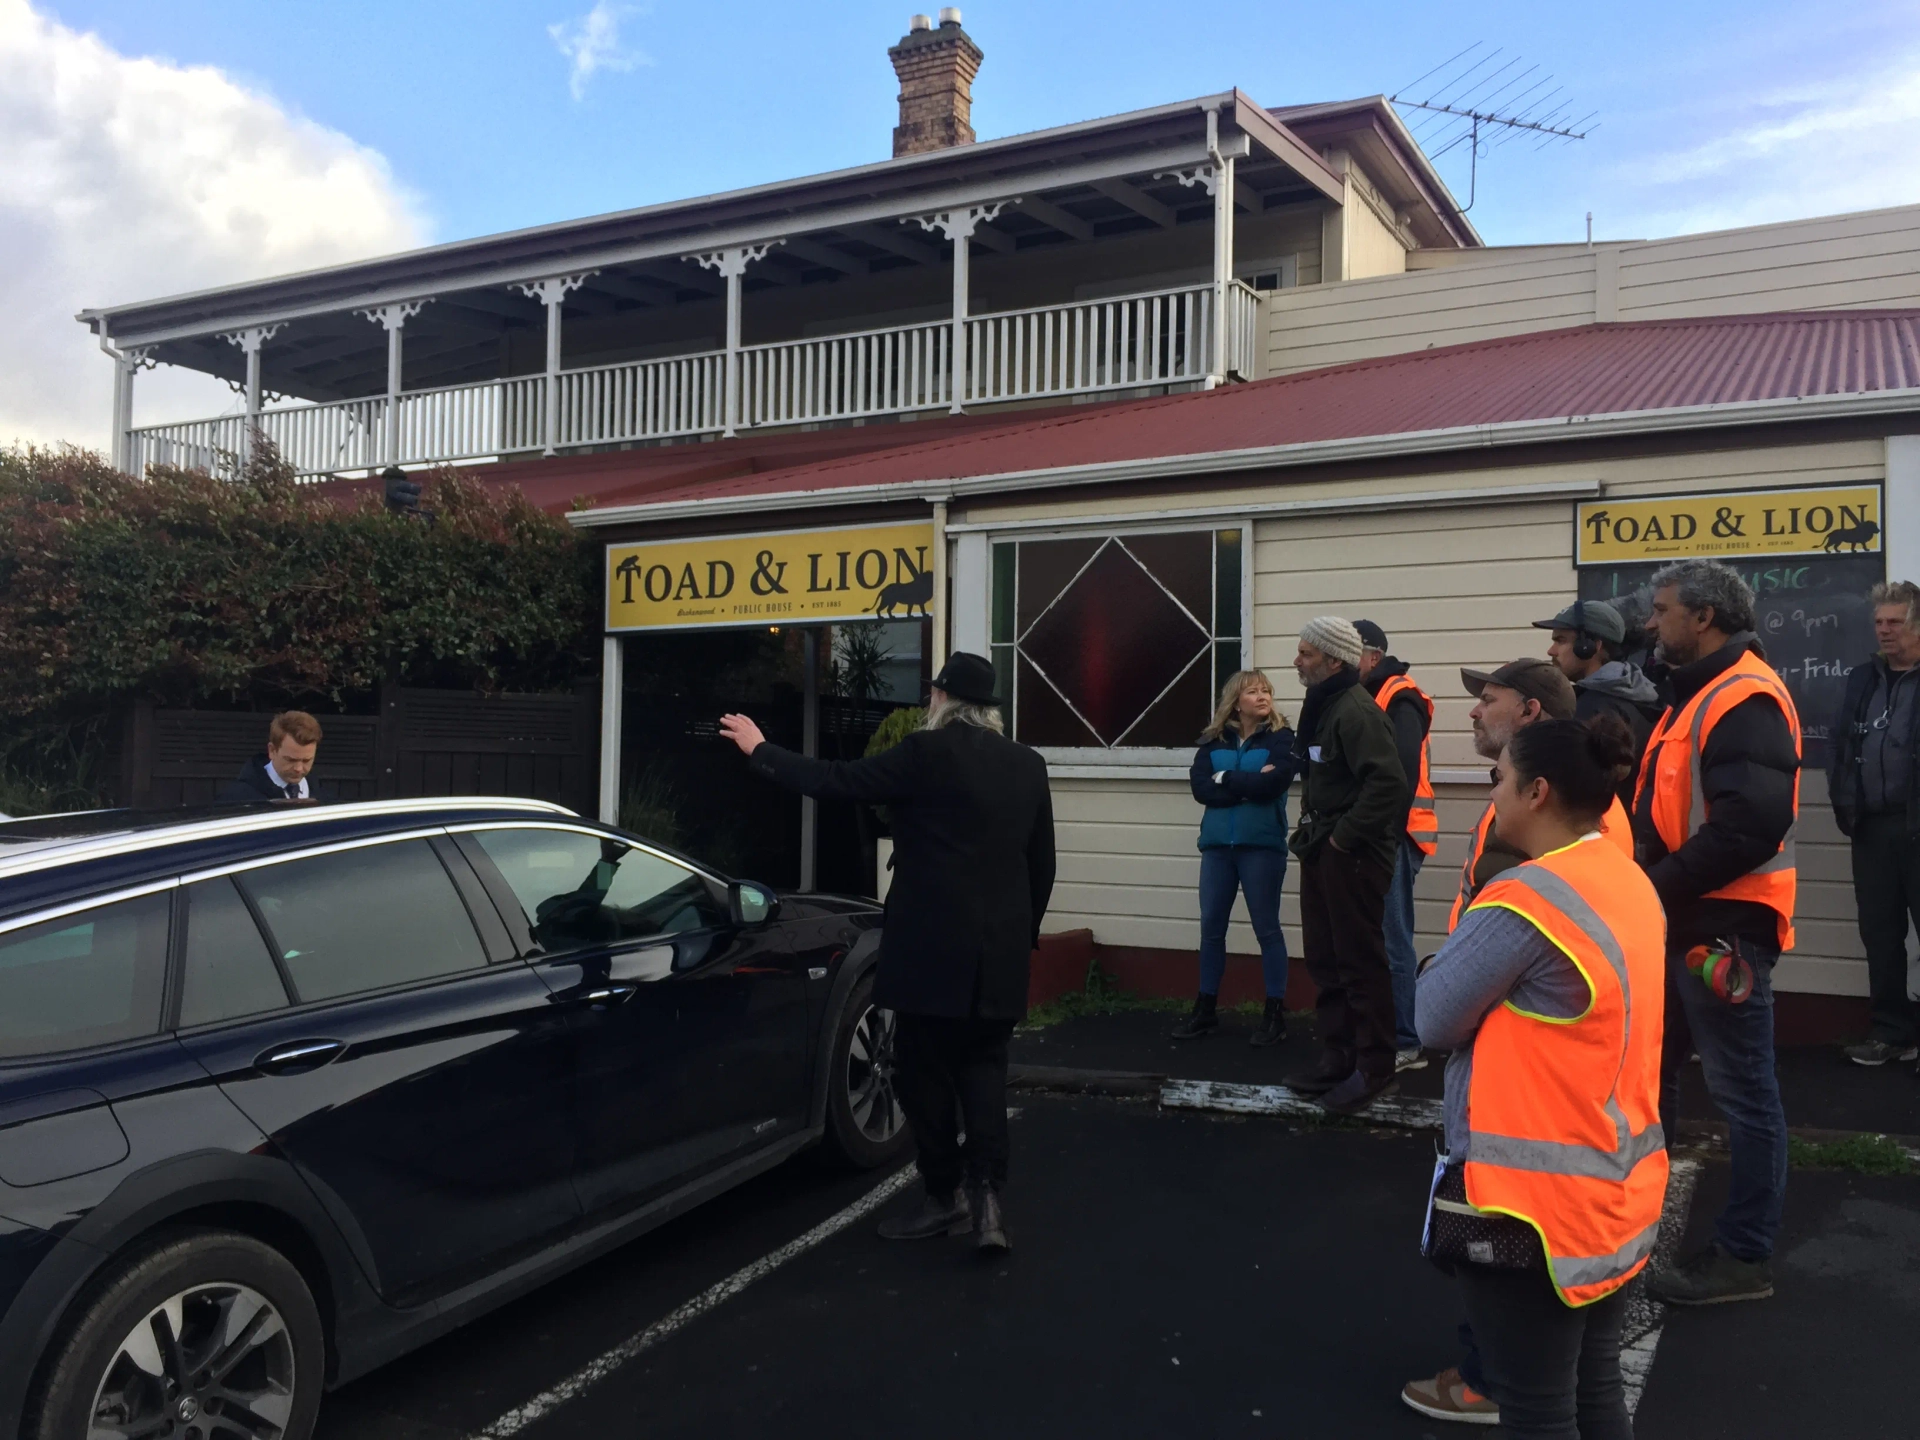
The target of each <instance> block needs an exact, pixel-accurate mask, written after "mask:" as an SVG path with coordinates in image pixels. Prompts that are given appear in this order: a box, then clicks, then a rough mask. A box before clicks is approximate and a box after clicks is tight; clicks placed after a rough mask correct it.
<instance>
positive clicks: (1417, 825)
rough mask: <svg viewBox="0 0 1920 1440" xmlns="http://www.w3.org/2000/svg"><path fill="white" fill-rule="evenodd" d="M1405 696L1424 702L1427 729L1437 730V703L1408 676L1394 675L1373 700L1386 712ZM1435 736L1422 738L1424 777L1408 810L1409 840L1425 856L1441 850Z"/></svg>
mask: <svg viewBox="0 0 1920 1440" xmlns="http://www.w3.org/2000/svg"><path fill="white" fill-rule="evenodd" d="M1401 695H1411V696H1413V698H1414V699H1415V700H1417V701H1419V702H1420V708H1421V709H1422V710H1425V711H1426V712H1427V727H1428V729H1429V730H1431V729H1432V727H1433V701H1432V699H1430V698H1429V697H1428V695H1427V693H1426V691H1424V690H1422V689H1421V688H1420V687H1419V686H1418V685H1416V684H1414V683H1413V681H1411V680H1409V679H1408V678H1407V677H1406V676H1404V675H1394V676H1391V677H1389V678H1388V679H1387V681H1386V683H1385V684H1383V685H1382V686H1381V687H1380V693H1379V694H1378V695H1376V696H1374V697H1373V698H1374V699H1375V700H1376V701H1378V702H1379V705H1380V709H1381V711H1382V712H1383V713H1384V712H1385V710H1386V708H1387V706H1389V705H1391V704H1392V703H1393V702H1394V700H1395V698H1396V697H1398V696H1401ZM1430 738H1431V737H1430V736H1428V735H1423V736H1421V737H1420V778H1419V779H1418V780H1416V781H1414V783H1413V808H1412V809H1411V810H1409V811H1407V838H1408V839H1409V840H1411V841H1413V843H1414V844H1416V845H1418V846H1419V847H1420V850H1421V853H1422V854H1426V855H1431V854H1433V852H1434V851H1436V850H1438V849H1439V848H1440V813H1439V811H1437V810H1435V809H1434V808H1433V771H1432V770H1431V768H1430V767H1429V766H1428V764H1427V749H1428V741H1429V739H1430Z"/></svg>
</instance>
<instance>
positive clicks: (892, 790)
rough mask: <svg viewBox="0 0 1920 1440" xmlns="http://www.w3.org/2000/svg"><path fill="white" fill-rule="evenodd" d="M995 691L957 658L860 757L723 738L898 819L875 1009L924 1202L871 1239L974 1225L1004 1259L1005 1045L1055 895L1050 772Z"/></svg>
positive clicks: (825, 791)
mask: <svg viewBox="0 0 1920 1440" xmlns="http://www.w3.org/2000/svg"><path fill="white" fill-rule="evenodd" d="M993 683H994V674H993V666H992V665H991V664H989V663H988V662H987V661H986V660H984V659H982V658H981V657H980V656H978V655H969V654H967V653H966V652H964V651H960V652H956V653H955V654H954V655H953V656H952V657H951V658H950V659H949V660H948V661H947V663H946V665H945V666H943V667H942V668H941V671H940V673H939V674H938V675H936V676H935V677H934V679H933V693H932V696H931V698H930V699H929V700H928V702H927V725H926V728H925V729H923V730H919V731H916V732H915V733H914V734H912V735H909V736H908V737H907V738H906V739H905V740H903V741H902V742H901V743H900V744H898V745H896V746H894V747H893V748H892V749H891V750H887V751H885V752H883V753H882V754H879V755H875V756H873V757H872V758H871V759H866V760H846V761H828V760H815V759H811V758H809V757H807V756H804V755H796V754H794V753H793V752H792V751H791V750H783V749H782V748H781V747H780V746H778V745H772V744H769V743H767V740H766V737H765V736H763V735H762V734H761V733H760V728H759V727H758V726H757V725H755V724H754V723H753V721H752V720H750V719H748V718H747V717H746V716H744V715H727V716H723V717H722V718H721V721H720V731H721V733H722V734H723V735H725V736H726V737H727V738H728V739H729V740H731V741H733V742H734V744H736V745H738V746H739V747H740V749H741V750H742V751H743V752H744V753H745V754H746V755H747V756H748V757H749V759H750V762H751V768H752V769H753V770H754V771H755V773H757V774H759V775H762V776H765V777H766V778H767V779H769V780H771V781H773V782H774V784H776V785H779V786H781V787H782V788H783V789H787V790H797V791H799V792H800V793H801V794H803V795H812V796H815V797H816V798H819V799H825V800H849V801H853V802H855V803H859V804H869V805H885V806H887V807H888V808H889V809H890V811H891V812H892V817H893V847H894V848H893V877H894V878H893V885H892V887H891V888H890V889H889V891H888V892H887V918H886V923H885V927H884V929H883V930H882V932H881V937H880V965H879V973H878V975H877V977H876V979H875V981H874V991H873V998H874V1002H875V1003H876V1004H879V1005H884V1006H886V1007H887V1008H888V1009H890V1010H893V1011H894V1012H895V1013H896V1014H897V1015H898V1017H899V1019H898V1024H897V1028H896V1038H895V1055H894V1062H895V1071H894V1076H895V1081H896V1083H897V1084H898V1086H899V1093H900V1104H901V1108H902V1109H903V1110H904V1111H905V1112H906V1117H907V1123H908V1125H909V1126H911V1127H912V1130H913V1136H914V1140H915V1143H916V1144H917V1145H918V1147H919V1166H920V1176H921V1179H922V1180H923V1181H924V1182H925V1184H926V1197H925V1200H924V1201H923V1203H922V1205H921V1207H920V1209H919V1210H918V1211H917V1212H916V1213H915V1214H913V1215H911V1216H908V1217H905V1218H903V1219H898V1220H890V1221H888V1222H887V1223H885V1224H883V1225H882V1226H881V1227H880V1233H881V1234H882V1235H884V1236H886V1237H887V1238H888V1239H894V1240H919V1239H926V1238H928V1237H931V1236H934V1235H944V1234H959V1233H964V1232H965V1231H966V1230H968V1229H969V1228H971V1229H972V1231H973V1233H974V1234H975V1236H976V1238H977V1243H978V1244H979V1246H980V1248H982V1249H988V1250H1005V1249H1007V1248H1008V1246H1007V1237H1006V1228H1005V1223H1004V1220H1003V1219H1002V1215H1001V1201H1000V1192H1001V1190H1002V1189H1003V1188H1004V1187H1005V1185H1006V1179H1007V1100H1006V1086H1007V1041H1008V1040H1009V1038H1010V1037H1011V1036H1012V1034H1013V1027H1014V1025H1015V1023H1016V1022H1018V1021H1019V1020H1020V1019H1022V1018H1023V1017H1024V1016H1025V1015H1026V1013H1027V968H1028V960H1029V957H1030V956H1031V954H1032V952H1033V948H1034V946H1035V945H1037V944H1038V943H1039V940H1040V920H1041V917H1042V916H1044V915H1045V914H1046V910H1047V899H1048V897H1049V896H1050V895H1051V894H1052V892H1053V801H1052V796H1051V794H1050V793H1049V791H1048V788H1047V765H1046V761H1044V760H1042V759H1041V758H1040V756H1039V755H1038V754H1036V753H1035V752H1034V751H1032V750H1030V749H1028V748H1027V747H1026V746H1025V745H1018V744H1015V743H1014V742H1013V741H1011V740H1008V739H1007V738H1005V736H1003V735H1002V734H1001V733H1000V732H1001V726H1002V721H1001V718H1000V711H999V709H998V708H997V707H998V706H999V704H1000V702H999V701H998V700H997V699H995V698H994V694H993ZM956 1112H959V1113H960V1114H963V1115H964V1116H965V1121H966V1144H965V1145H964V1146H963V1145H961V1143H960V1135H959V1126H958V1124H957V1123H956ZM962 1180H965V1181H966V1182H967V1183H966V1188H965V1189H964V1190H963V1189H962V1188H961V1181H962Z"/></svg>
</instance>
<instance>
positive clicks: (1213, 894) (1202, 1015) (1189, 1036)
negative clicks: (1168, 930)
mask: <svg viewBox="0 0 1920 1440" xmlns="http://www.w3.org/2000/svg"><path fill="white" fill-rule="evenodd" d="M1292 778H1293V731H1292V730H1291V729H1289V728H1288V726H1287V720H1286V717H1285V716H1284V715H1282V714H1281V713H1280V711H1279V710H1278V709H1277V708H1276V707H1275V705H1274V703H1273V686H1272V685H1271V684H1270V683H1269V682H1268V680H1267V677H1266V676H1265V675H1263V674H1262V673H1261V672H1260V671H1258V670H1240V671H1236V672H1235V673H1234V675H1233V676H1232V677H1231V678H1230V679H1229V680H1228V681H1227V683H1226V684H1225V685H1224V686H1222V687H1221V689H1220V708H1219V709H1217V710H1215V711H1214V712H1213V723H1212V724H1211V725H1209V726H1208V727H1207V728H1206V730H1205V731H1204V732H1203V733H1202V734H1201V736H1200V748H1199V750H1198V751H1197V752H1196V753H1195V754H1194V757H1193V771H1192V774H1191V777H1190V779H1191V783H1192V785H1193V798H1194V799H1196V800H1198V801H1199V802H1200V803H1201V804H1202V805H1204V806H1206V807H1207V808H1206V812H1205V813H1204V814H1203V815H1202V816H1201V817H1200V993H1199V994H1198V995H1197V996H1195V997H1194V1002H1193V1013H1192V1014H1190V1015H1189V1016H1187V1018H1186V1019H1185V1020H1182V1021H1181V1022H1180V1023H1179V1025H1177V1026H1175V1027H1174V1031H1173V1035H1174V1038H1175V1039H1176V1040H1197V1039H1199V1038H1200V1037H1201V1036H1203V1035H1206V1034H1208V1033H1209V1032H1210V1031H1213V1030H1215V1029H1218V1028H1219V1025H1220V1021H1219V1017H1218V1016H1217V1015H1216V1014H1215V1007H1216V1006H1217V1005H1218V1003H1219V999H1220V977H1221V976H1222V975H1223V974H1225V973H1226V968H1227V921H1228V918H1229V917H1230V916H1231V915H1232V914H1233V897H1234V893H1235V891H1236V890H1240V891H1244V892H1245V893H1246V897H1247V913H1248V915H1249V916H1251V917H1252V920H1253V933H1254V937H1255V938H1256V939H1257V940H1259V942H1260V968H1261V969H1262V971H1264V972H1265V977H1266V982H1267V1012H1266V1016H1265V1018H1264V1019H1263V1020H1262V1021H1261V1023H1260V1028H1259V1029H1258V1030H1256V1031H1254V1032H1253V1039H1252V1043H1253V1044H1255V1045H1272V1044H1274V1043H1275V1042H1276V1041H1279V1040H1281V1039H1284V1038H1285V1036H1286V1033H1287V1018H1286V1016H1287V1010H1286V994H1287V942H1286V940H1285V938H1284V937H1283V936H1282V935H1281V934H1280V882H1281V881H1282V880H1283V879H1285V878H1286V873H1287V784H1288V782H1289V781H1291V780H1292Z"/></svg>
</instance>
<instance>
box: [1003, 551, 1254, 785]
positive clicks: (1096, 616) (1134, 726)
mask: <svg viewBox="0 0 1920 1440" xmlns="http://www.w3.org/2000/svg"><path fill="white" fill-rule="evenodd" d="M1242 533H1243V532H1242V531H1240V530H1238V529H1233V530H1185V531H1175V532H1171V533H1160V534H1119V535H1089V536H1076V537H1074V538H1072V539H1064V540H1007V541H1001V542H999V543H996V544H995V545H994V547H993V624H992V648H993V663H994V670H995V672H996V673H997V676H998V690H999V693H1000V695H1001V696H1002V697H1003V698H1005V699H1006V700H1007V701H1008V702H1009V703H1008V705H1007V711H1008V730H1009V731H1010V733H1011V734H1012V735H1013V736H1014V738H1015V739H1017V740H1020V741H1023V742H1024V743H1026V744H1028V745H1040V746H1053V747H1062V748H1079V749H1088V748H1101V749H1113V748H1116V747H1154V748H1177V747H1185V746H1188V745H1192V744H1193V743H1194V742H1195V739H1196V738H1197V737H1198V736H1199V734H1200V731H1201V730H1202V729H1204V728H1205V726H1206V724H1207V721H1208V720H1209V719H1210V718H1211V717H1212V714H1213V702H1214V697H1215V696H1216V695H1218V694H1219V691H1220V685H1221V683H1222V682H1223V681H1224V680H1225V679H1226V678H1227V676H1229V675H1231V674H1232V673H1233V672H1234V671H1235V670H1238V669H1239V668H1240V656H1241V644H1242V630H1241V623H1242V622H1241V577H1242V574H1243V572H1244V560H1243V545H1242Z"/></svg>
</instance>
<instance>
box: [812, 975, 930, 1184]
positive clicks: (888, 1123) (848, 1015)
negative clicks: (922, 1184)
mask: <svg viewBox="0 0 1920 1440" xmlns="http://www.w3.org/2000/svg"><path fill="white" fill-rule="evenodd" d="M893 1037H894V1014H893V1012H892V1011H891V1010H884V1009H882V1008H880V1007H879V1006H877V1005H875V1004H874V1003H873V977H872V976H867V977H865V978H863V979H861V980H859V981H857V982H856V983H855V984H854V987H853V993H852V994H851V995H849V996H848V997H847V1005H846V1008H845V1009H844V1010H842V1011H841V1012H840V1024H839V1027H838V1028H837V1029H836V1031H835V1032H834V1037H833V1052H832V1054H831V1055H830V1056H829V1057H828V1061H827V1063H828V1065H829V1066H831V1069H830V1071H829V1072H828V1075H827V1134H826V1148H827V1152H828V1154H829V1155H831V1156H832V1157H833V1158H834V1159H836V1160H838V1161H839V1162H840V1163H842V1164H844V1165H847V1166H851V1167H852V1168H854V1169H858V1170H872V1169H874V1168H876V1167H878V1166H881V1165H885V1164H887V1163H889V1162H890V1161H894V1160H898V1159H900V1158H901V1157H902V1156H904V1155H905V1154H906V1153H907V1151H908V1149H909V1148H910V1147H911V1146H912V1144H913V1136H912V1134H911V1133H910V1132H909V1131H908V1129H907V1117H906V1115H905V1113H904V1112H903V1111H902V1110H901V1109H900V1097H899V1095H898V1093H897V1092H896V1091H895V1089H894V1074H893Z"/></svg>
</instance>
